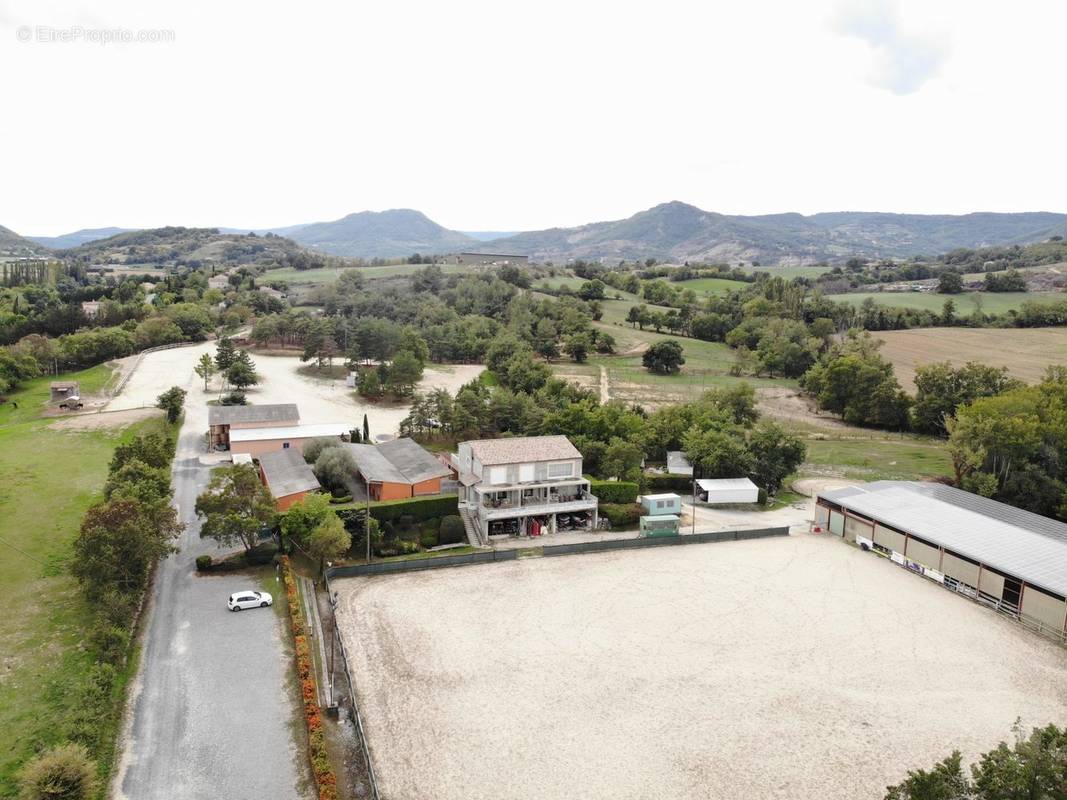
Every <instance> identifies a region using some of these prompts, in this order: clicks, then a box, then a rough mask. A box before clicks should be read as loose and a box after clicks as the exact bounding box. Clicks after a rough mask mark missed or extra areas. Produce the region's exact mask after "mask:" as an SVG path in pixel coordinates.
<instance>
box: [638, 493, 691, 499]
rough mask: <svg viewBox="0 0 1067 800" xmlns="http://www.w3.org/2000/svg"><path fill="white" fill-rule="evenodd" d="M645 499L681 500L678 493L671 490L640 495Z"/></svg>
mask: <svg viewBox="0 0 1067 800" xmlns="http://www.w3.org/2000/svg"><path fill="white" fill-rule="evenodd" d="M641 497H643V498H644V499H645V500H681V499H682V498H681V497H680V496H679V495H676V494H674V493H673V492H667V493H666V494H643V495H641Z"/></svg>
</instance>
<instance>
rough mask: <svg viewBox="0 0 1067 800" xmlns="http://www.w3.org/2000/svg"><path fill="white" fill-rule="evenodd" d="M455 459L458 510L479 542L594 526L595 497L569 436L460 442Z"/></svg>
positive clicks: (579, 455) (578, 454) (586, 528)
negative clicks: (499, 537)
mask: <svg viewBox="0 0 1067 800" xmlns="http://www.w3.org/2000/svg"><path fill="white" fill-rule="evenodd" d="M452 462H453V464H454V466H455V468H456V471H457V472H458V478H459V507H460V514H461V515H462V516H463V517H464V522H465V523H466V524H467V525H468V533H471V530H470V528H471V527H473V528H474V531H473V533H475V534H476V536H475V537H474V538H476V539H477V540H478V541H479V542H480V543H484V542H485V541H486V539H487V537H489V536H539V535H542V534H553V533H557V532H560V531H571V530H595V529H596V524H597V513H596V510H597V499H596V497H594V496H593V495H592V494H590V493H589V481H588V480H586V479H585V478H583V477H582V454H581V453H579V452H578V449H577V448H576V447H575V446H574V445H573V444H571V442H570V440H569V439H568V438H567V437H566V436H525V437H517V438H513V439H480V440H478V441H473V442H460V444H459V448H458V452H457V453H455V454H454V455H453V456H452Z"/></svg>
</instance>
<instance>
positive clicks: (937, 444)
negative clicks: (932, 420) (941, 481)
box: [797, 431, 952, 481]
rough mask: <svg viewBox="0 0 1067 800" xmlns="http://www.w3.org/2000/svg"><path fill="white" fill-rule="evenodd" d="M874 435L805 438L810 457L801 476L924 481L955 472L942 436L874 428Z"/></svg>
mask: <svg viewBox="0 0 1067 800" xmlns="http://www.w3.org/2000/svg"><path fill="white" fill-rule="evenodd" d="M870 435H871V436H870V438H862V437H855V438H852V437H845V436H842V437H840V438H835V437H834V436H833V435H832V434H830V435H825V436H824V435H822V434H815V435H812V436H810V437H806V438H805V444H807V446H808V458H807V460H806V461H805V462H804V463H803V464H802V465H801V466H800V468H799V469H798V470H797V476H798V477H802V478H804V477H814V476H823V475H835V476H836V475H839V476H841V477H844V478H852V479H856V480H864V481H879V480H922V479H924V478H935V477H941V476H951V475H952V459H951V457H950V456H949V452H948V444H947V443H946V442H945V441H944V440H942V439H935V438H930V437H920V436H910V435H907V436H904V437H903V438H902V437H901V436H899V435H896V436H894V435H892V434H889V433H885V432H879V431H870Z"/></svg>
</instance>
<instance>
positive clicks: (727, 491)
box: [696, 478, 759, 505]
mask: <svg viewBox="0 0 1067 800" xmlns="http://www.w3.org/2000/svg"><path fill="white" fill-rule="evenodd" d="M696 499H697V500H699V501H700V502H701V503H707V504H708V505H726V504H733V503H758V502H759V487H758V486H756V484H754V483H753V482H752V481H750V480H749V479H748V478H701V479H700V480H698V481H697V496H696Z"/></svg>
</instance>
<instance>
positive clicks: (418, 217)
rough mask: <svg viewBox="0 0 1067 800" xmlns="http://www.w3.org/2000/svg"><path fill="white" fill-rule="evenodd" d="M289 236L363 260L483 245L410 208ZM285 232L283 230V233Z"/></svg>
mask: <svg viewBox="0 0 1067 800" xmlns="http://www.w3.org/2000/svg"><path fill="white" fill-rule="evenodd" d="M284 231H285V235H287V236H289V237H290V238H292V239H293V240H295V241H297V242H299V243H300V244H303V245H306V246H308V247H313V248H315V249H316V250H321V251H322V252H324V253H331V254H333V255H338V256H358V257H360V258H396V257H398V256H407V255H411V254H412V253H421V254H423V255H440V254H443V253H455V252H459V251H461V250H469V249H475V248H476V247H477V246H478V244H479V242H478V240H477V239H474V238H472V237H470V236H467V235H465V234H462V233H460V232H459V231H453V230H449V229H448V228H445V227H442V226H441V225H438V224H437V223H436V222H434V221H433V220H431V219H430V218H429V217H427V216H426V215H425V214H423V213H422V212H420V211H413V210H412V209H409V208H400V209H393V210H390V211H361V212H359V213H358V214H349V215H348V216H347V217H343V218H341V219H338V220H334V221H333V222H316V223H313V224H311V225H302V226H297V227H292V228H285V229H284ZM279 232H281V230H279Z"/></svg>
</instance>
